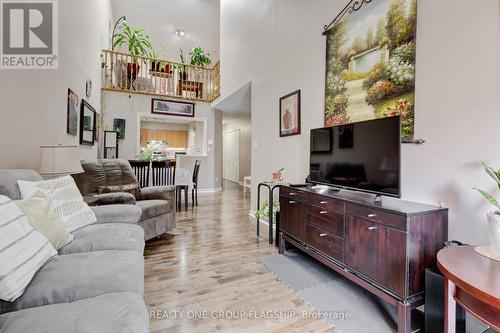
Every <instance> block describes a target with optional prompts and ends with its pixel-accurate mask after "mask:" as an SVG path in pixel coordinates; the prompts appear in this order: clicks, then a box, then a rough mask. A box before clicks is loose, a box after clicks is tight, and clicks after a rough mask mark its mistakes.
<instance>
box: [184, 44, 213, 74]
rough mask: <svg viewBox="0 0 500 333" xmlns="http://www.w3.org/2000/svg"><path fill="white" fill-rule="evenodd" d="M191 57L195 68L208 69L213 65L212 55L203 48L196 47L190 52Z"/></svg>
mask: <svg viewBox="0 0 500 333" xmlns="http://www.w3.org/2000/svg"><path fill="white" fill-rule="evenodd" d="M189 55H190V56H191V65H193V66H199V67H206V66H208V65H210V64H211V63H212V60H210V53H208V52H206V51H204V50H203V49H202V48H201V47H195V48H194V49H192V50H191V51H190V52H189ZM198 74H199V73H198Z"/></svg>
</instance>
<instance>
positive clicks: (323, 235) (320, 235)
mask: <svg viewBox="0 0 500 333" xmlns="http://www.w3.org/2000/svg"><path fill="white" fill-rule="evenodd" d="M326 236H328V234H319V237H326Z"/></svg>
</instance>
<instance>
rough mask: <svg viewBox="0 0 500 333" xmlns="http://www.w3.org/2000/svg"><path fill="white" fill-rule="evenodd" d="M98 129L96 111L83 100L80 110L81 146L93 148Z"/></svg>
mask: <svg viewBox="0 0 500 333" xmlns="http://www.w3.org/2000/svg"><path fill="white" fill-rule="evenodd" d="M95 129H96V111H95V109H94V108H93V107H92V106H91V105H90V104H89V103H88V102H87V101H86V100H84V99H83V100H82V105H81V108H80V144H82V145H88V146H93V145H94V140H95Z"/></svg>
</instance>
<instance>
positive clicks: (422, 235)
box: [279, 186, 448, 333]
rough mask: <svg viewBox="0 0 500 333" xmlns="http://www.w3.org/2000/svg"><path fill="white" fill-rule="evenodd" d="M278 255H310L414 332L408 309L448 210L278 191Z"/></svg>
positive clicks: (415, 301) (419, 297) (442, 235)
mask: <svg viewBox="0 0 500 333" xmlns="http://www.w3.org/2000/svg"><path fill="white" fill-rule="evenodd" d="M279 229H280V253H284V251H286V249H287V248H288V247H289V245H290V244H291V245H293V246H294V247H296V248H298V249H299V250H301V251H303V252H305V253H307V254H309V255H310V256H312V257H313V258H315V259H317V260H318V261H320V262H321V263H323V264H325V265H327V266H328V267H330V268H332V269H333V270H335V271H337V272H338V273H340V274H341V275H343V276H345V277H346V278H348V279H349V280H351V281H352V282H354V283H356V284H358V285H359V286H361V287H363V288H365V289H366V290H368V291H370V292H371V293H373V294H374V295H376V296H378V297H380V298H382V299H384V300H386V301H388V302H389V303H391V304H392V305H394V306H396V307H397V310H398V332H400V333H409V332H411V310H412V309H414V308H416V307H418V306H420V305H422V304H423V303H424V297H423V292H424V272H425V269H426V268H429V267H432V266H435V265H436V255H437V253H438V251H439V250H440V249H441V248H442V247H443V242H445V241H446V240H447V237H448V209H445V208H440V207H434V206H429V205H423V204H418V203H412V202H408V201H402V200H396V199H391V198H388V199H384V201H383V202H382V203H379V204H375V203H374V201H373V198H372V196H370V195H366V194H363V193H355V192H349V191H341V192H336V191H329V190H326V191H325V190H322V191H321V193H318V192H317V191H315V190H313V188H312V187H304V188H300V189H299V188H291V187H287V186H283V187H281V189H280V226H279Z"/></svg>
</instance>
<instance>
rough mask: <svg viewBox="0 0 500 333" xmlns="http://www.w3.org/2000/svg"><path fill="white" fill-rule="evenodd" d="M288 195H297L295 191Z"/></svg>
mask: <svg viewBox="0 0 500 333" xmlns="http://www.w3.org/2000/svg"><path fill="white" fill-rule="evenodd" d="M288 195H290V196H292V197H293V196H295V195H297V193H295V192H290V193H289V194H288Z"/></svg>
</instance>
